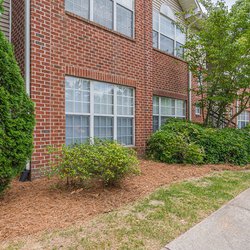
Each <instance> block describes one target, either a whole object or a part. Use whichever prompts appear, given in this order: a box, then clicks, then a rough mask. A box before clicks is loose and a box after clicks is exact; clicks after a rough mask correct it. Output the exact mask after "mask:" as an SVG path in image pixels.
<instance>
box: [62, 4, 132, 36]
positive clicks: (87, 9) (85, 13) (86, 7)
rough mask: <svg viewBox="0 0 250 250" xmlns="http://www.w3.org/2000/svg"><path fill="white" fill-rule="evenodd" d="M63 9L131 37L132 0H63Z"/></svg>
mask: <svg viewBox="0 0 250 250" xmlns="http://www.w3.org/2000/svg"><path fill="white" fill-rule="evenodd" d="M65 9H66V10H67V11H69V12H72V13H74V14H76V15H78V16H81V17H84V18H86V19H90V20H91V21H94V22H96V23H99V24H101V25H103V26H105V27H107V28H109V29H113V30H115V31H118V32H120V33H122V34H124V35H126V36H129V37H133V34H134V0H65Z"/></svg>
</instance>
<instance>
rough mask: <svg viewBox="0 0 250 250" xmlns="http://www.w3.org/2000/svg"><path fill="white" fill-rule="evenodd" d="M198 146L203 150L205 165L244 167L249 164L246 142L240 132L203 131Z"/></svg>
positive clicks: (222, 130)
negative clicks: (226, 164)
mask: <svg viewBox="0 0 250 250" xmlns="http://www.w3.org/2000/svg"><path fill="white" fill-rule="evenodd" d="M200 145H202V146H203V147H204V149H205V153H206V156H205V161H206V162H207V163H213V164H218V163H232V164H236V165H246V164H248V162H249V152H248V150H247V141H246V140H245V138H244V134H243V133H242V131H240V130H237V129H232V128H231V129H230V128H226V129H205V133H204V134H203V136H202V137H201V138H200Z"/></svg>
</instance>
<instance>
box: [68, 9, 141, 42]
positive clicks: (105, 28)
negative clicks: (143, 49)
mask: <svg viewBox="0 0 250 250" xmlns="http://www.w3.org/2000/svg"><path fill="white" fill-rule="evenodd" d="M65 14H66V15H68V16H70V17H73V18H76V19H78V20H80V21H83V22H85V23H88V24H90V25H92V26H95V27H97V28H100V29H102V30H105V31H107V32H109V33H112V34H114V35H116V36H119V37H121V38H124V39H127V40H128V41H131V42H136V40H135V38H134V37H129V36H126V35H124V34H122V33H120V32H118V31H115V30H112V29H109V28H107V27H105V26H103V25H101V24H99V23H96V22H94V21H91V20H89V19H86V18H84V17H81V16H78V15H76V14H74V13H71V12H69V11H67V10H65Z"/></svg>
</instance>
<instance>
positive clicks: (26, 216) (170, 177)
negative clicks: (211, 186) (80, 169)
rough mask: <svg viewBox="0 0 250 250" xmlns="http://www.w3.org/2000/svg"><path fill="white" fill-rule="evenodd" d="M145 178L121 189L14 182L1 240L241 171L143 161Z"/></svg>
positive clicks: (3, 209) (3, 210) (2, 215)
mask: <svg viewBox="0 0 250 250" xmlns="http://www.w3.org/2000/svg"><path fill="white" fill-rule="evenodd" d="M140 165H141V170H142V174H141V175H140V176H131V177H128V178H126V179H125V180H124V181H123V182H122V183H121V186H120V187H116V188H115V187H114V188H103V187H101V186H99V187H98V186H95V187H92V188H85V189H77V190H75V191H73V190H72V189H71V190H69V189H67V188H56V185H57V184H58V182H59V180H57V179H53V180H48V179H46V178H44V179H38V180H35V181H33V182H27V183H20V182H18V181H14V182H13V184H12V187H11V189H9V190H8V192H7V193H6V194H5V196H4V198H2V199H1V200H0V240H10V239H13V238H16V237H22V236H28V235H33V234H35V233H38V232H45V231H51V230H53V229H61V228H65V227H70V226H72V225H73V224H76V223H79V222H86V221H87V220H89V219H91V218H93V217H94V216H95V215H98V214H101V213H106V212H110V211H112V210H115V209H117V208H119V207H121V206H124V205H126V204H128V203H130V202H133V201H135V200H137V199H140V198H143V197H144V196H146V195H147V194H149V193H151V192H152V191H154V190H155V189H156V188H157V187H160V186H162V185H166V184H170V183H172V182H175V181H180V180H184V179H189V178H196V177H201V176H204V175H206V174H208V173H211V172H213V171H222V170H242V168H240V167H233V166H226V165H220V166H214V165H206V166H202V167H201V166H182V165H166V164H162V163H155V162H151V161H141V163H140Z"/></svg>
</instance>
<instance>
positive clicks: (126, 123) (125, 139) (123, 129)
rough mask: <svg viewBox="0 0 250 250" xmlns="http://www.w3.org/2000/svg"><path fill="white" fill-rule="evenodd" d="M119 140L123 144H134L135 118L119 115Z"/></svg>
mask: <svg viewBox="0 0 250 250" xmlns="http://www.w3.org/2000/svg"><path fill="white" fill-rule="evenodd" d="M117 141H118V142H119V143H121V144H123V145H133V118H124V117H118V119H117Z"/></svg>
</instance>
